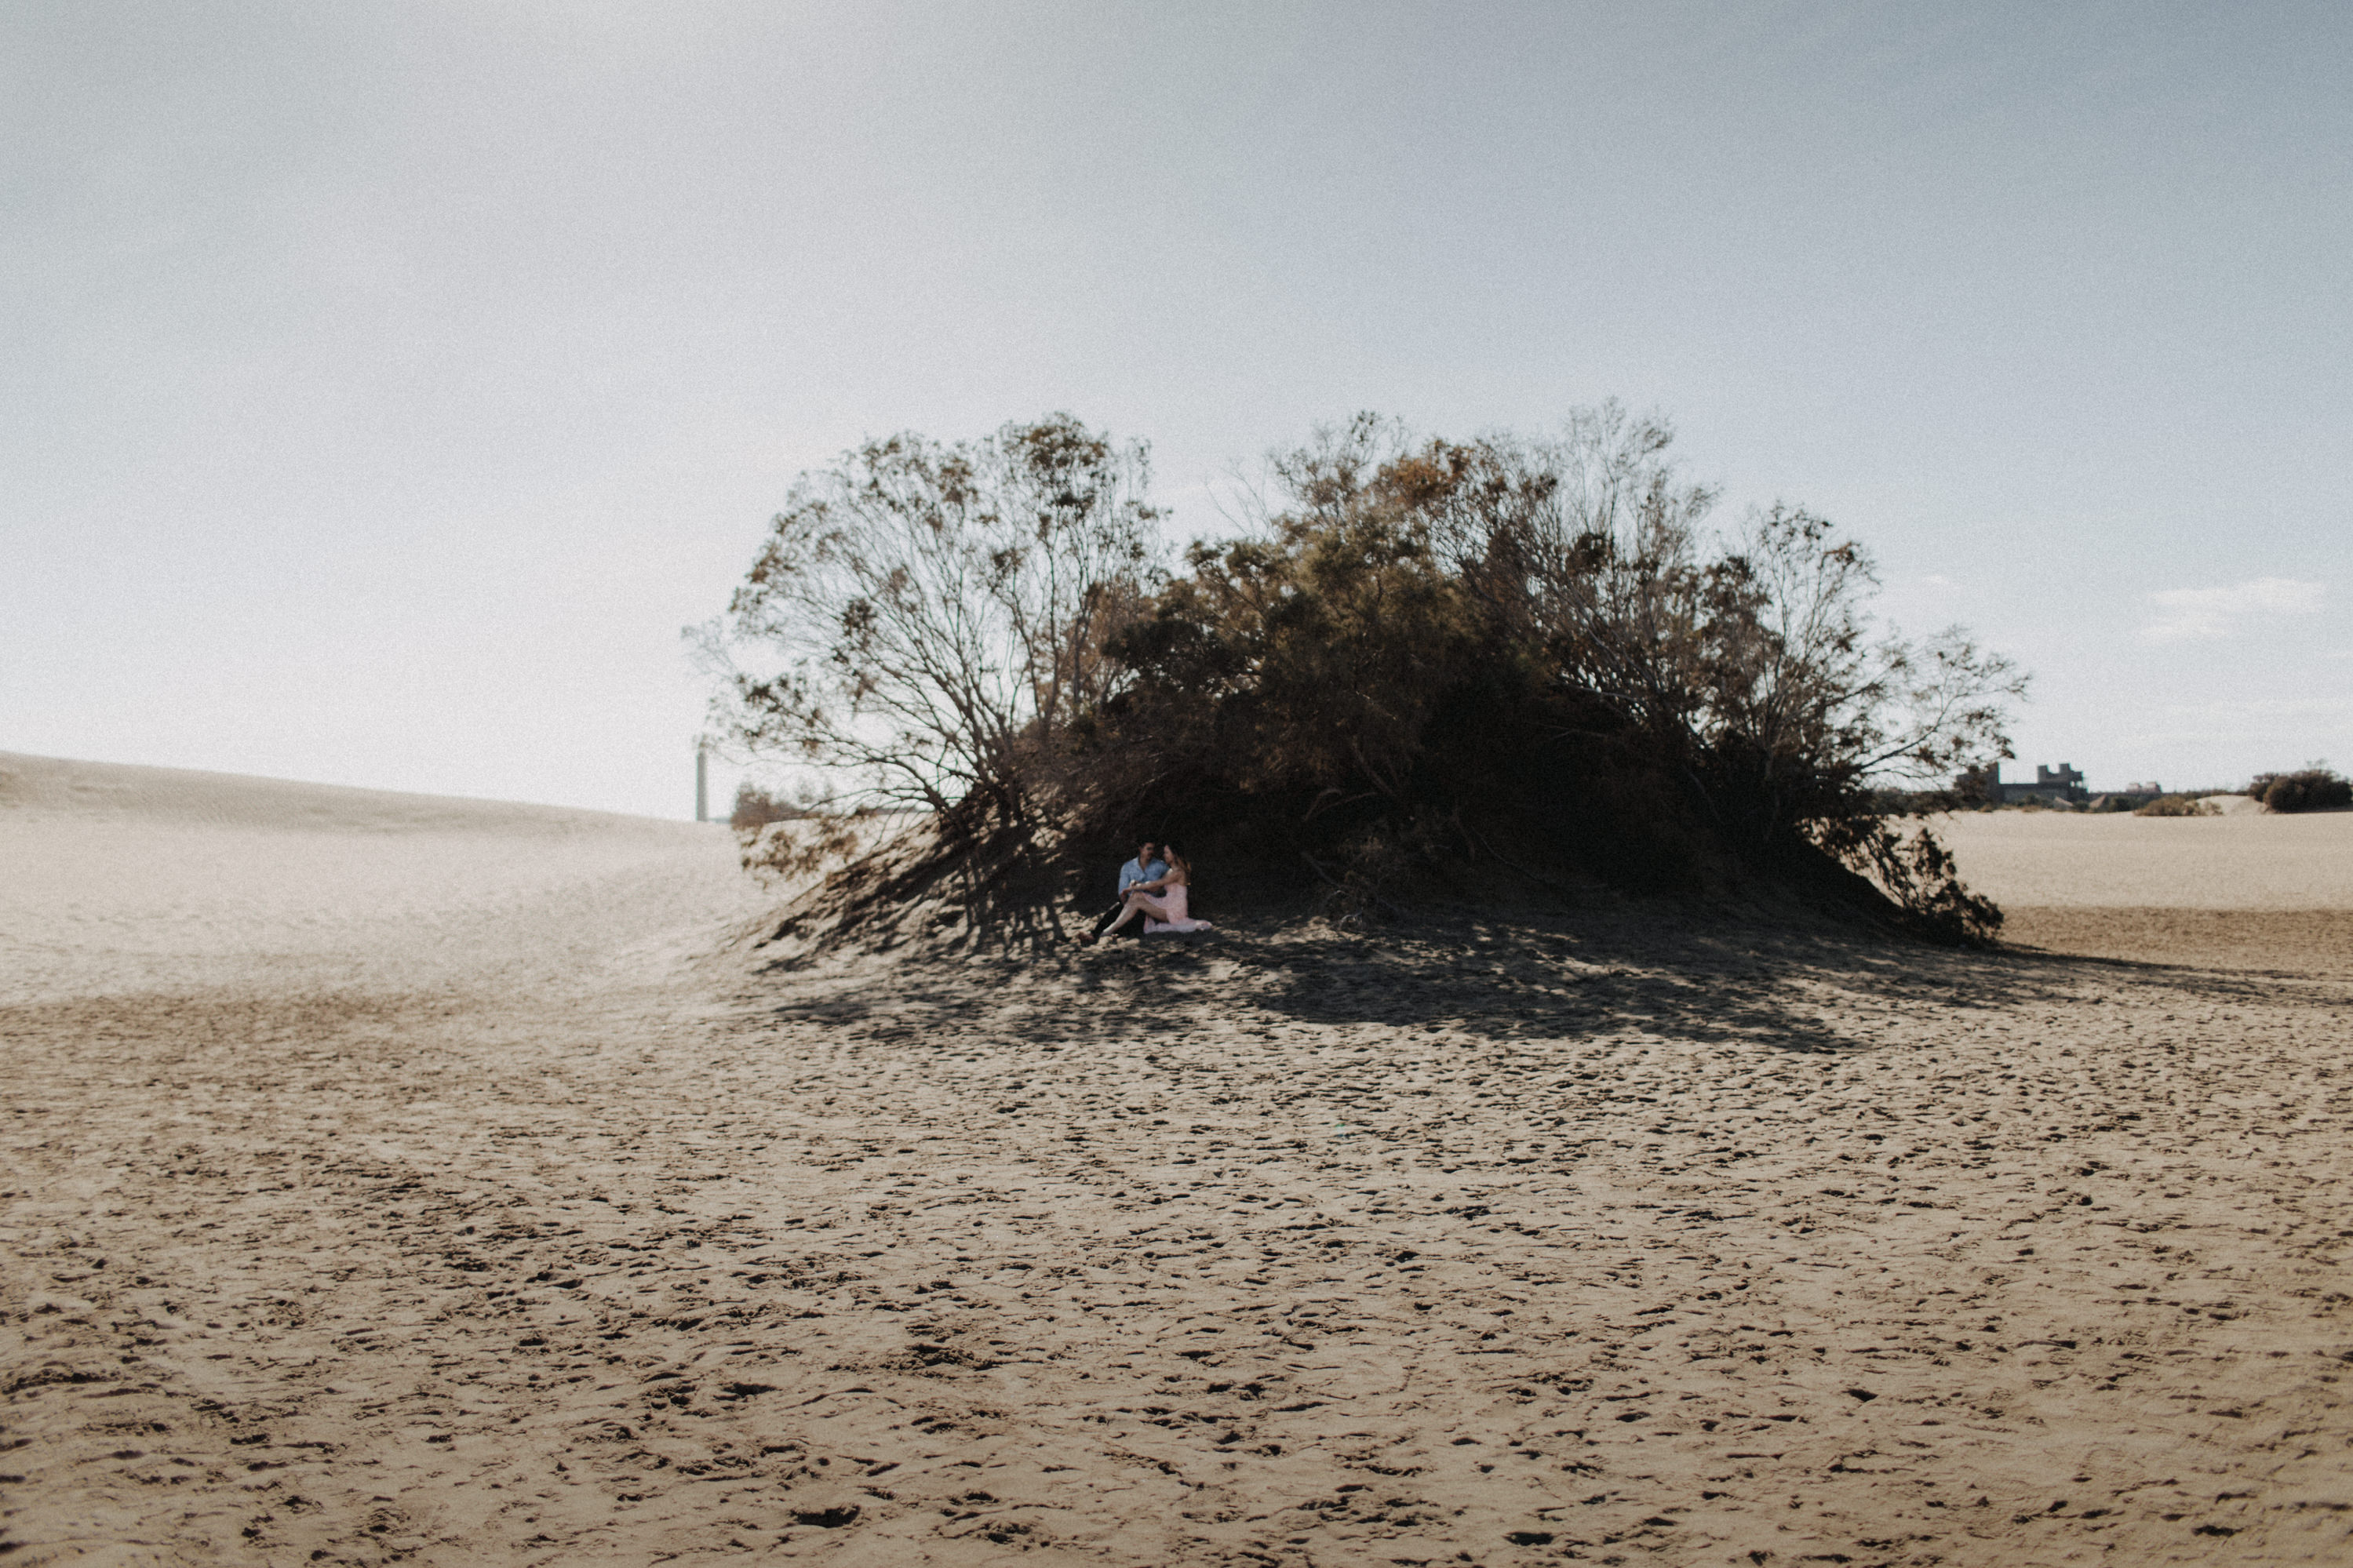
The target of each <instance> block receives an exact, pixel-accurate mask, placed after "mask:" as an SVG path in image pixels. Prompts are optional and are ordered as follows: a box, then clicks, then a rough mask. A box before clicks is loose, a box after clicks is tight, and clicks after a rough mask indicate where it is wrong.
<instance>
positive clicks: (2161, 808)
mask: <svg viewBox="0 0 2353 1568" xmlns="http://www.w3.org/2000/svg"><path fill="white" fill-rule="evenodd" d="M2133 815H2134V816H2221V813H2220V812H2218V811H2216V810H2215V809H2214V808H2213V807H2212V806H2211V805H2207V804H2206V803H2205V802H2204V801H2202V800H2198V799H2194V798H2192V797H2191V796H2189V795H2158V797H2157V798H2156V799H2155V800H2153V801H2150V802H2149V803H2148V804H2147V805H2143V806H2139V807H2137V808H2136V809H2135V810H2134V812H2133Z"/></svg>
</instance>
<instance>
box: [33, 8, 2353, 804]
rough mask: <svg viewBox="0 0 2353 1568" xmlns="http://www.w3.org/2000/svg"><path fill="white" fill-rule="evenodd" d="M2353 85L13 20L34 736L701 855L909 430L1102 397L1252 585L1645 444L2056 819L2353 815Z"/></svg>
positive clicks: (1002, 40) (2242, 29)
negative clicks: (1219, 536)
mask: <svg viewBox="0 0 2353 1568" xmlns="http://www.w3.org/2000/svg"><path fill="white" fill-rule="evenodd" d="M2348 82H2353V8H2348V7H2345V6H2342V5H2320V4H2316V5H2228V6H2226V5H2206V6H2199V7H2192V6H2168V5H2158V4H2149V3H2147V0H2138V3H2134V4H2126V5H2050V4H2042V3H2037V4H2032V5H2010V6H2005V5H1967V6H1954V5H1918V6H1902V5H1884V4H1873V5H1827V4H1825V5H1761V4H1737V5H1735V4H1725V5H1712V6H1675V5H1651V4H1645V5H1612V6H1599V5H1595V6H1579V5H1464V4H1459V3H1457V4H1447V5H1437V4H1431V5H1373V4H1366V3H1362V0H1354V3H1349V4H1333V5H1266V4H1252V5H1230V6H1220V5H1201V4H1189V3H1188V4H1186V5H1165V4H1163V5H1147V4H1136V5H1015V4H991V5H949V4H940V5H888V4H878V3H876V0H860V3H858V4H852V5H785V4H771V5H697V4H691V3H682V0H661V3H660V4H652V3H638V4H627V5H622V4H610V5H600V4H594V3H586V0H546V3H544V4H521V3H501V0H464V3H454V0H453V3H449V4H430V3H426V0H417V3H413V4H403V5H370V4H364V3H360V0H337V3H336V4H333V5H318V4H313V3H305V4H285V5H241V4H235V3H229V0H213V3H209V4H206V5H186V4H185V3H182V0H171V3H166V4H147V5H142V4H117V3H110V0H12V3H11V4H9V5H6V6H5V7H0V290H5V312H0V750H15V751H29V752H45V753H49V754H55V755H65V756H75V757H87V758H97V759H103V760H112V761H121V762H143V763H166V764H172V765H179V766H189V767H204V768H217V769H225V770H230V771H235V772H246V773H271V774H279V775H283V776H290V777H296V778H303V779H313V780H323V781H328V782H335V783H345V784H372V785H379V786H384V787H389V788H400V789H417V790H431V791H438V792H447V793H453V794H466V795H494V796H504V797H511V798H517V799H527V800H541V801H555V802H565V803H571V804H577V805H596V806H604V807H609V808H613V809H617V810H625V811H637V812H648V813H657V814H664V815H683V814H685V813H687V812H689V811H691V805H692V800H691V776H692V765H691V750H690V749H691V738H692V736H693V735H694V733H695V731H696V730H697V728H698V727H699V725H700V723H701V720H702V695H703V694H702V691H701V690H700V689H699V688H698V685H697V682H696V679H695V678H694V677H693V675H692V674H691V670H690V668H689V667H688V664H687V661H686V658H685V656H684V651H683V649H682V647H681V643H680V640H679V628H680V627H681V626H682V625H683V624H685V623H688V622H692V621H701V620H703V619H705V618H707V617H709V616H712V615H713V614H715V613H717V612H718V611H719V610H720V609H721V608H722V607H723V605H724V603H725V601H726V598H727V595H728V593H729V590H730V588H731V587H732V585H733V582H734V581H735V580H736V579H737V578H738V577H739V576H740V575H741V574H742V573H743V571H744V567H745V566H746V565H748V564H749V563H750V560H751V557H752V553H753V552H754V548H755V546H756V544H757V542H758V540H759V538H760V536H761V533H762V531H763V530H764V528H765V524H766V521H767V520H768V518H769V516H770V515H771V514H772V513H773V512H774V511H775V510H776V509H777V507H778V505H779V504H780V503H781V502H782V500H783V499H784V496H785V493H786V488H787V487H788V485H789V483H790V481H791V479H792V477H793V475H794V474H795V473H796V472H797V471H798V470H800V469H802V468H808V467H811V466H814V465H818V464H821V463H824V462H826V461H828V460H829V459H830V458H832V457H833V456H834V455H835V454H836V453H838V452H839V450H840V449H841V448H843V447H847V446H849V445H850V444H851V443H853V442H855V441H857V440H859V439H860V438H861V437H866V436H869V435H881V434H884V433H887V432H889V431H892V430H894V429H901V428H914V429H919V430H923V431H925V432H927V433H929V434H932V435H934V436H939V437H959V436H967V435H975V434H978V433H980V432H982V431H985V430H987V429H990V428H992V427H994V426H997V425H998V424H1000V423H1002V422H1004V421H1005V420H1008V419H1010V418H1015V417H1025V416H1035V415H1038V414H1040V413H1043V412H1046V411H1048V410H1051V409H1069V410H1071V411H1072V412H1074V413H1076V414H1078V415H1079V416H1081V417H1082V418H1084V419H1086V420H1088V421H1090V422H1091V423H1093V424H1095V425H1098V426H1107V427H1109V428H1110V429H1112V430H1113V431H1114V432H1116V433H1119V434H1121V435H1135V436H1143V437H1148V438H1149V439H1150V440H1151V441H1152V442H1153V443H1154V447H1155V456H1156V460H1157V468H1158V472H1159V476H1160V483H1159V487H1158V488H1159V491H1160V494H1161V496H1162V498H1163V499H1164V500H1166V501H1168V502H1169V503H1171V504H1172V505H1173V506H1174V507H1175V509H1176V525H1177V528H1178V530H1179V531H1187V532H1189V531H1198V530H1204V529H1208V528H1213V527H1216V526H1218V524H1219V519H1218V517H1217V515H1216V512H1215V510H1213V508H1212V506H1211V504H1210V500H1209V496H1208V489H1207V486H1208V484H1209V483H1210V482H1212V481H1214V480H1215V479H1217V478H1218V477H1219V475H1220V474H1221V473H1222V472H1224V471H1225V470H1226V469H1227V468H1228V467H1229V465H1230V464H1232V463H1234V462H1236V461H1248V460H1251V459H1253V458H1255V457H1256V455H1257V454H1259V453H1260V452H1261V451H1262V450H1263V449H1265V448H1266V447H1270V446H1271V445H1275V444H1278V443H1287V442H1291V441H1294V440H1296V439H1298V438H1300V437H1303V436H1304V435H1305V434H1306V433H1307V431H1308V430H1309V428H1310V427H1311V426H1313V425H1314V424H1316V423H1317V422H1319V421H1328V420H1333V419H1337V418H1342V417H1345V416H1347V415H1348V414H1350V413H1352V412H1354V411H1356V410H1358V409H1363V408H1370V409H1377V410H1380V411H1383V412H1388V413H1392V414H1396V415H1400V416H1404V417H1405V418H1407V419H1409V421H1411V422H1412V423H1413V424H1415V425H1416V426H1419V427H1420V428H1423V429H1425V430H1429V431H1432V432H1437V433H1445V434H1455V435H1461V434H1469V433H1472V432H1475V431H1478V430H1481V429H1484V428H1492V427H1496V426H1515V427H1520V428H1524V429H1540V428H1543V427H1545V426H1550V425H1552V424H1554V423H1556V421H1557V420H1558V419H1559V417H1560V416H1562V414H1563V413H1565V412H1566V411H1567V409H1568V408H1570V407H1571V406H1573V405H1578V404H1585V403H1591V402H1596V401H1599V400H1600V399H1602V398H1604V397H1609V396H1617V397H1620V398H1621V399H1623V400H1625V401H1626V402H1628V403H1629V404H1630V405H1634V406H1636V407H1638V408H1644V409H1657V410H1660V411H1663V412H1665V413H1666V414H1668V415H1669V416H1672V418H1673V419H1674V421H1675V422H1676V424H1677V426H1678V427H1679V428H1680V430H1681V431H1682V433H1683V438H1682V441H1681V443H1680V447H1681V449H1682V450H1683V455H1684V457H1685V458H1686V459H1687V461H1688V464H1689V468H1690V472H1691V473H1692V475H1693V476H1694V477H1695V478H1698V479H1705V480H1708V481H1710V482H1715V483H1719V484H1721V485H1722V486H1723V487H1724V489H1725V498H1726V500H1725V511H1724V513H1723V517H1724V519H1725V521H1736V519H1737V517H1738V514H1739V512H1740V510H1742V509H1743V508H1744V507H1746V506H1747V505H1749V504H1752V503H1764V502H1769V501H1771V500H1774V499H1776V498H1786V499H1788V500H1795V501H1802V502H1804V503H1806V504H1808V505H1809V506H1810V507H1812V508H1813V509H1814V510H1818V511H1821V512H1824V513H1826V514H1828V515H1829V516H1830V517H1831V518H1832V519H1833V520H1834V521H1837V522H1839V523H1840V524H1841V525H1842V526H1844V527H1845V528H1847V529H1849V530H1851V531H1853V532H1854V533H1856V534H1858V535H1860V536H1861V537H1862V539H1863V540H1864V541H1866V542H1868V543H1869V544H1870V545H1871V546H1872V547H1873V549H1874V550H1875V551H1876V552H1878V554H1879V556H1880V559H1881V562H1882V565H1883V572H1884V575H1885V580H1886V588H1887V591H1886V594H1885V597H1884V603H1885V605H1886V607H1887V609H1888V610H1889V611H1890V613H1892V614H1893V615H1894V616H1896V617H1897V618H1898V619H1899V620H1900V621H1901V622H1902V623H1903V624H1905V625H1906V626H1911V627H1913V628H1915V629H1919V630H1926V629H1929V628H1931V627H1933V626H1937V625H1941V624H1943V623H1945V622H1947V621H1952V620H1960V621H1964V622H1967V623H1968V624H1969V625H1971V626H1974V627H1976V628H1977V629H1978V631H1979V632H1980V633H1981V634H1982V635H1983V636H1984V637H1986V638H1987V639H1988V640H1989V641H1990V642H1992V643H1993V644H1994V645H1996V646H1998V647H2002V648H2004V649H2007V650H2008V651H2010V653H2012V654H2013V655H2015V656H2016V657H2017V658H2020V659H2021V661H2022V662H2024V663H2025V664H2026V665H2028V666H2029V667H2030V668H2032V669H2033V671H2034V672H2035V676H2036V684H2035V700H2034V701H2033V702H2032V703H2031V706H2029V707H2028V708H2027V709H2026V710H2024V712H2023V714H2022V716H2021V721H2020V723H2019V725H2018V729H2017V735H2018V741H2019V750H2020V753H2021V758H2020V761H2021V764H2023V765H2024V766H2025V767H2026V769H2027V770H2028V771H2030V772H2031V764H2032V763H2036V762H2052V763H2056V762H2059V761H2061V760H2067V761H2072V762H2073V763H2076V764H2077V765H2079V766H2081V767H2083V768H2084V769H2085V770H2087V771H2088V772H2089V773H2090V774H2091V776H2092V783H2093V784H2094V786H2095V787H2096V786H2099V785H2102V784H2122V783H2125V782H2126V781H2127V780H2137V779H2144V778H2148V777H2157V778H2158V779H2160V780H2161V781H2162V782H2165V783H2167V784H2203V783H2221V782H2230V781H2235V780H2238V779H2242V778H2243V777H2244V776H2245V775H2246V774H2248V773H2250V772H2252V771H2253V770H2256V769H2259V768H2274V767H2283V766H2294V765H2295V764H2298V763H2302V762H2304V761H2306V759H2308V758H2314V757H2321V756H2327V757H2329V758H2331V759H2333V760H2334V761H2335V762H2336V763H2338V764H2339V765H2340V766H2342V765H2347V764H2353V526H2348V525H2353V501H2348V478H2353V287H2348V284H2353V278H2348V269H2353V261H2348V258H2353V91H2349V90H2348V86H2347V84H2348ZM2015 771H2016V769H2015V768H2014V769H2013V772H2014V773H2015ZM725 782H726V781H724V780H723V781H722V784H724V783H725Z"/></svg>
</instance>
